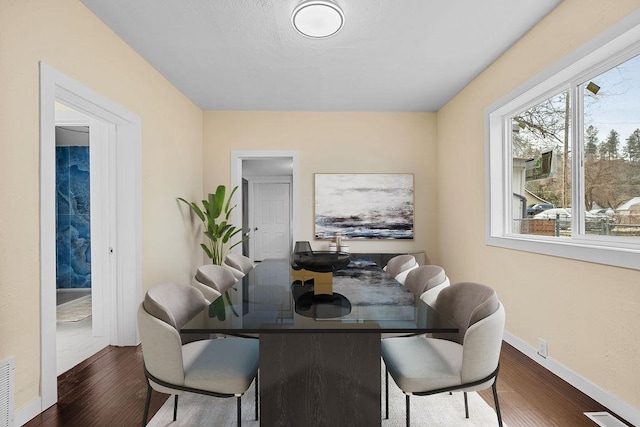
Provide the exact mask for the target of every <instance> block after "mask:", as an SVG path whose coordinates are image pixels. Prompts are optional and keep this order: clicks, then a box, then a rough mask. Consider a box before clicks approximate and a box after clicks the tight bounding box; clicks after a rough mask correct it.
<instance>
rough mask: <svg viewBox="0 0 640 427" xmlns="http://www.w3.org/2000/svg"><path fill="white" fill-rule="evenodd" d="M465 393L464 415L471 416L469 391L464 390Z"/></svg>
mask: <svg viewBox="0 0 640 427" xmlns="http://www.w3.org/2000/svg"><path fill="white" fill-rule="evenodd" d="M462 393H463V394H464V417H465V418H469V402H468V401H467V392H466V391H464V392H462Z"/></svg>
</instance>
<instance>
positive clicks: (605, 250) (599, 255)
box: [485, 235, 640, 270]
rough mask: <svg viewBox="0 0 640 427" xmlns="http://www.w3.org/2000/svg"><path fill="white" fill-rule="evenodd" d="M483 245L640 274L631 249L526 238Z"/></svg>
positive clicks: (637, 255) (639, 256)
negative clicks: (628, 269)
mask: <svg viewBox="0 0 640 427" xmlns="http://www.w3.org/2000/svg"><path fill="white" fill-rule="evenodd" d="M485 243H486V244H487V245H488V246H495V247H500V248H505V249H514V250H518V251H525V252H532V253H537V254H541V255H551V256H556V257H561V258H569V259H574V260H578V261H585V262H591V263H596V264H604V265H610V266H615V267H624V268H631V269H634V270H640V250H638V249H634V248H622V247H609V246H602V245H598V244H596V243H595V242H593V243H591V242H588V243H587V242H583V241H576V240H566V241H558V240H555V239H554V240H553V241H550V240H548V239H542V238H536V237H533V236H529V235H527V236H522V237H521V236H517V235H510V236H501V237H497V236H489V237H487V238H486V242H485Z"/></svg>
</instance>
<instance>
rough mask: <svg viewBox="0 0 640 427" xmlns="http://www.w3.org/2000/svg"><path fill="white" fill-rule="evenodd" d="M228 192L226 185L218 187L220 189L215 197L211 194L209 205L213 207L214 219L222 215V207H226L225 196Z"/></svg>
mask: <svg viewBox="0 0 640 427" xmlns="http://www.w3.org/2000/svg"><path fill="white" fill-rule="evenodd" d="M226 191H227V190H226V188H225V186H224V185H218V188H216V193H215V194H213V195H211V194H209V204H210V205H211V210H212V213H211V216H212V217H213V218H218V217H219V216H220V214H221V213H222V207H223V206H224V195H225V193H226Z"/></svg>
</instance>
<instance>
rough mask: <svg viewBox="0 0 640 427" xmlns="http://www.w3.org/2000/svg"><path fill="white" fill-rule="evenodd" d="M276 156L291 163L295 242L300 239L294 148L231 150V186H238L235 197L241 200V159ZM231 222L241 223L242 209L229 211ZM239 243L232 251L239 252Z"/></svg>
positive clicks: (296, 153) (262, 158)
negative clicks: (287, 159)
mask: <svg viewBox="0 0 640 427" xmlns="http://www.w3.org/2000/svg"><path fill="white" fill-rule="evenodd" d="M278 158H280V159H281V158H290V159H291V160H292V164H293V168H292V169H293V170H292V173H291V239H292V240H293V241H294V242H295V241H297V240H299V239H300V191H299V188H300V179H299V170H298V152H297V151H294V150H253V151H232V152H231V187H232V188H233V187H235V186H237V187H238V190H237V193H240V194H237V197H238V198H239V199H240V200H243V195H242V161H243V160H269V159H278ZM231 221H232V223H233V224H242V209H234V210H233V211H232V212H231ZM240 246H241V245H238V246H236V247H235V248H233V249H232V252H236V253H240V251H241V248H240Z"/></svg>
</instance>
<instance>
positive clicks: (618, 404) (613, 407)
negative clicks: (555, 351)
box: [504, 332, 640, 426]
mask: <svg viewBox="0 0 640 427" xmlns="http://www.w3.org/2000/svg"><path fill="white" fill-rule="evenodd" d="M504 341H505V342H506V343H508V344H510V345H511V346H513V347H514V348H515V349H516V350H518V351H520V352H521V353H523V354H524V355H525V356H527V357H529V358H530V359H531V360H533V361H534V362H536V363H538V364H539V365H541V366H542V367H544V368H545V369H547V370H548V371H550V372H552V373H553V374H555V375H557V376H558V377H560V378H561V379H562V380H564V381H566V382H567V383H569V384H571V385H572V386H574V387H575V388H577V389H578V390H580V391H581V392H583V393H584V394H586V395H587V396H589V397H590V398H592V399H593V400H595V401H596V402H598V403H600V404H601V405H603V406H604V407H606V408H607V409H609V410H610V411H612V412H615V413H616V414H617V415H619V416H621V417H622V418H624V419H625V420H626V421H629V422H630V423H632V424H633V425H636V426H640V410H639V409H638V408H634V407H633V406H631V405H629V404H628V403H626V402H623V401H622V400H620V399H618V398H617V397H616V396H614V395H613V394H611V393H609V392H608V391H606V390H605V389H603V388H602V387H600V386H598V385H597V384H594V383H592V382H591V381H589V380H588V379H586V378H584V377H583V376H581V375H579V374H577V373H575V372H574V371H572V370H571V369H569V368H567V367H566V366H564V365H563V364H561V363H559V362H558V361H556V360H553V359H552V358H550V357H547V358H544V357H542V356H540V355H539V354H538V353H537V351H536V349H534V348H533V347H531V346H530V345H529V344H527V343H526V342H524V341H522V340H521V339H520V338H518V337H516V336H515V335H512V334H510V333H509V332H505V333H504Z"/></svg>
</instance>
